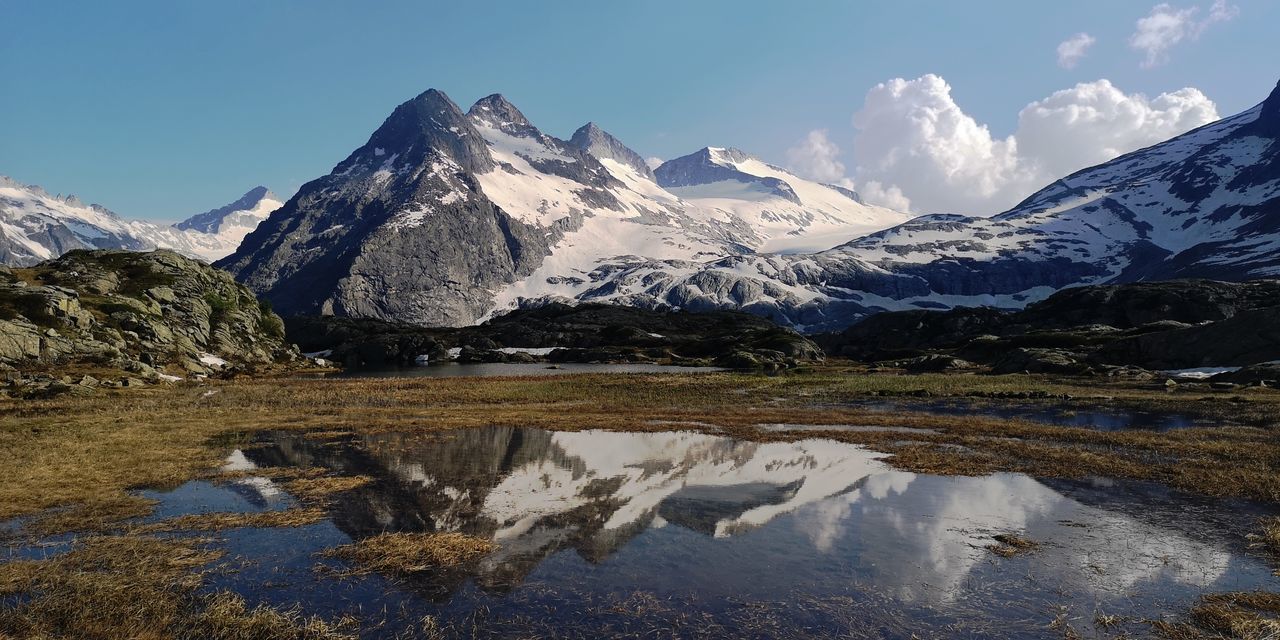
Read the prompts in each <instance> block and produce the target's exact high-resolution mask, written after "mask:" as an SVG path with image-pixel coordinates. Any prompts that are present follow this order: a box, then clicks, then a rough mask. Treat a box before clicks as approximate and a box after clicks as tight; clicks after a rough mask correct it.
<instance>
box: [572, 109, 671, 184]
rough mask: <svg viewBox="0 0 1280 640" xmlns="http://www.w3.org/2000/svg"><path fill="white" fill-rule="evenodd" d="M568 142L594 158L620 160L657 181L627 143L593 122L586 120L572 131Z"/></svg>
mask: <svg viewBox="0 0 1280 640" xmlns="http://www.w3.org/2000/svg"><path fill="white" fill-rule="evenodd" d="M569 144H571V145H573V146H575V147H577V148H579V149H582V150H583V151H586V152H588V153H590V154H591V155H593V156H595V157H596V158H610V159H612V160H616V161H618V162H621V163H622V164H625V165H627V166H628V167H631V168H632V169H634V170H635V171H636V173H638V174H640V175H642V176H644V177H646V178H648V179H650V180H652V181H654V182H657V181H658V178H657V177H656V176H654V175H653V169H650V168H649V164H648V163H646V162H645V161H644V158H642V157H640V154H638V153H636V152H635V151H632V150H631V149H629V148H628V147H627V145H625V144H622V141H621V140H618V139H617V138H615V137H613V136H611V135H609V132H607V131H605V130H604V129H601V128H600V127H598V126H596V123H594V122H588V123H587V124H585V125H582V127H580V128H579V129H578V130H577V131H574V132H573V137H571V138H569Z"/></svg>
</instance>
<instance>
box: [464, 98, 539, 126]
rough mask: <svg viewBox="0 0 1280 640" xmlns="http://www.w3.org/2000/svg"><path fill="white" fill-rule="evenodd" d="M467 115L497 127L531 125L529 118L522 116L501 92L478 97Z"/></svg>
mask: <svg viewBox="0 0 1280 640" xmlns="http://www.w3.org/2000/svg"><path fill="white" fill-rule="evenodd" d="M467 115H469V116H471V117H472V118H477V119H479V120H483V121H485V122H489V123H491V124H493V125H495V126H497V127H498V128H506V127H508V126H515V127H531V126H533V125H531V124H530V123H529V119H528V118H526V117H524V114H523V113H520V110H519V109H517V108H516V106H515V105H514V104H511V101H509V100H507V99H506V98H505V97H504V96H503V95H502V94H501V93H495V94H493V95H489V96H485V97H483V98H480V99H479V100H477V101H476V103H475V104H473V105H471V109H470V110H468V111H467Z"/></svg>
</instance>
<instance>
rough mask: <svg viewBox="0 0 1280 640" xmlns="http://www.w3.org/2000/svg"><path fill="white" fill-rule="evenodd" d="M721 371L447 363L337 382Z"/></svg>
mask: <svg viewBox="0 0 1280 640" xmlns="http://www.w3.org/2000/svg"><path fill="white" fill-rule="evenodd" d="M713 371H723V369H719V368H716V367H677V366H667V365H657V364H607V363H595V364H592V363H576V362H567V363H563V364H556V365H552V364H548V363H545V362H492V363H468V364H459V363H448V364H435V365H431V366H426V367H405V368H400V369H374V370H359V371H344V372H342V373H340V374H335V375H334V377H340V378H456V377H481V378H488V377H495V376H554V375H564V374H568V373H707V372H713Z"/></svg>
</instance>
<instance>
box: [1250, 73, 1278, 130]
mask: <svg viewBox="0 0 1280 640" xmlns="http://www.w3.org/2000/svg"><path fill="white" fill-rule="evenodd" d="M1250 129H1251V131H1250V133H1253V134H1254V135H1261V136H1266V137H1270V138H1280V83H1276V88H1275V89H1272V90H1271V95H1269V96H1267V99H1266V100H1264V101H1263V102H1262V110H1261V111H1260V112H1259V113H1258V119H1257V120H1255V121H1253V124H1252V126H1250Z"/></svg>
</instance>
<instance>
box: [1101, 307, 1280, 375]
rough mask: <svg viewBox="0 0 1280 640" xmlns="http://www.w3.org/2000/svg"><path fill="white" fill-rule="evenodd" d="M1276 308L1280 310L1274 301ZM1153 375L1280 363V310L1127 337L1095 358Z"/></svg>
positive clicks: (1242, 312) (1248, 313)
mask: <svg viewBox="0 0 1280 640" xmlns="http://www.w3.org/2000/svg"><path fill="white" fill-rule="evenodd" d="M1272 304H1275V305H1280V299H1276V298H1273V299H1272ZM1094 358H1095V359H1096V360H1097V361H1099V362H1104V363H1108V364H1141V365H1142V366H1146V367H1148V368H1152V369H1188V368H1193V367H1230V366H1241V365H1249V364H1256V363H1259V362H1267V361H1271V360H1280V306H1272V307H1270V308H1265V309H1251V310H1246V311H1241V312H1239V313H1237V314H1234V315H1232V316H1231V317H1228V318H1225V319H1222V320H1219V321H1217V322H1209V323H1207V324H1204V325H1199V326H1194V327H1185V328H1178V329H1172V330H1169V331H1156V332H1152V333H1145V334H1142V335H1136V336H1129V337H1124V338H1121V339H1119V340H1116V341H1115V342H1112V343H1111V344H1108V345H1106V346H1105V347H1103V348H1102V349H1101V350H1099V351H1098V353H1097V354H1096V355H1095V356H1094Z"/></svg>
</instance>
